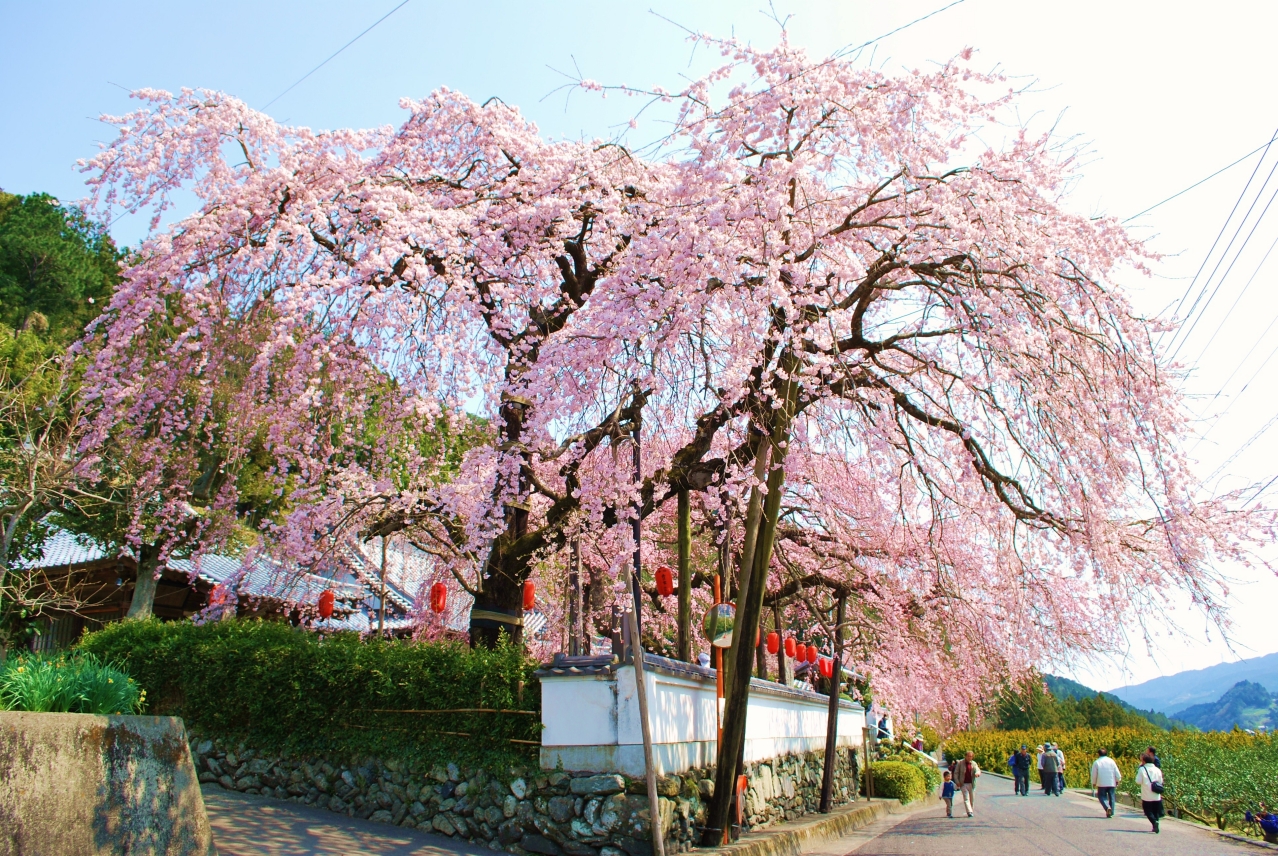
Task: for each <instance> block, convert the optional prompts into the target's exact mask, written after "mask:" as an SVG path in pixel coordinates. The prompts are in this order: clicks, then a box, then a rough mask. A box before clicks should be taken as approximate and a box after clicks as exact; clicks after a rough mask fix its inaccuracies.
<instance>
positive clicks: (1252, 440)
mask: <svg viewBox="0 0 1278 856" xmlns="http://www.w3.org/2000/svg"><path fill="white" fill-rule="evenodd" d="M1276 422H1278V413H1275V414H1274V415H1273V417H1271V418H1270V420H1269V421H1268V422H1266V423H1265V424H1264V425H1261V426H1260V430H1259V431H1257V432H1256V433H1255V434H1252V435H1251V437H1249V438H1248V439H1247V442H1245V443H1243V444H1242V445H1241V446H1239V447H1238V448H1237V449H1235V450H1234V453H1233V454H1232V455H1230V456H1229V457H1228V458H1226V459H1225V462H1224V463H1223V464H1221V465H1220V466H1218V467H1216V469H1214V470H1212V471H1211V475H1209V476H1207V478H1205V479H1203V484H1204V485H1205V484H1207V482H1209V481H1211V480H1212V479H1214V478H1215V477H1216V476H1218V475H1220V474H1221V472H1223V471H1224V469H1225V467H1227V466H1229V465H1230V464H1232V463H1233V462H1234V461H1235V460H1237V458H1238V456H1239V455H1241V454H1242V453H1243V452H1245V451H1247V449H1248V448H1249V447H1250V446H1251V444H1252V443H1255V442H1256V441H1257V440H1259V439H1260V437H1261V435H1263V434H1264V433H1265V432H1266V431H1268V430H1269V429H1270V428H1272V427H1274V423H1276Z"/></svg>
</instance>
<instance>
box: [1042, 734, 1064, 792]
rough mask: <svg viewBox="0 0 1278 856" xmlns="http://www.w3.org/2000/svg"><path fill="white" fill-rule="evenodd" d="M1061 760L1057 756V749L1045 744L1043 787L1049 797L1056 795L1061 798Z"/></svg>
mask: <svg viewBox="0 0 1278 856" xmlns="http://www.w3.org/2000/svg"><path fill="white" fill-rule="evenodd" d="M1060 763H1061V759H1060V757H1059V756H1058V755H1057V754H1056V750H1055V748H1053V747H1052V744H1050V743H1044V744H1043V785H1044V792H1045V793H1046V794H1047V795H1048V796H1052V795H1053V794H1055V795H1056V796H1060V792H1059V790H1058V788H1059V787H1060V785H1059V781H1058V779H1057V775H1056V774H1057V772H1058V771H1059V770H1060Z"/></svg>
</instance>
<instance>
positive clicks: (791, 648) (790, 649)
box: [785, 636, 799, 660]
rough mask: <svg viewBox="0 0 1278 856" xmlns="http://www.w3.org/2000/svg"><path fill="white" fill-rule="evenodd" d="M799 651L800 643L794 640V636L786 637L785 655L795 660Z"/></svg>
mask: <svg viewBox="0 0 1278 856" xmlns="http://www.w3.org/2000/svg"><path fill="white" fill-rule="evenodd" d="M798 651H799V643H798V642H795V641H794V637H793V636H789V637H786V640H785V655H786V656H787V657H789V658H790V659H791V660H793V659H794V658H795V657H797V656H798Z"/></svg>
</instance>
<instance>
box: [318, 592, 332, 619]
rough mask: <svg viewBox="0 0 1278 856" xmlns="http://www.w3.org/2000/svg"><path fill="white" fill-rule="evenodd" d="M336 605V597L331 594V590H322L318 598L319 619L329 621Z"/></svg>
mask: <svg viewBox="0 0 1278 856" xmlns="http://www.w3.org/2000/svg"><path fill="white" fill-rule="evenodd" d="M336 605H337V596H336V595H334V594H333V590H332V589H324V591H322V592H320V596H319V604H318V605H317V606H318V610H319V617H320V618H323V619H329V618H332V617H333V607H334V606H336Z"/></svg>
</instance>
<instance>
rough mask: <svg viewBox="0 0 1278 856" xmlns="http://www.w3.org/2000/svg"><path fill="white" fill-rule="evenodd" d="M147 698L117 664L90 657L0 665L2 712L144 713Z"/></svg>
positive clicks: (35, 657) (40, 658)
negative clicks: (143, 706) (143, 708)
mask: <svg viewBox="0 0 1278 856" xmlns="http://www.w3.org/2000/svg"><path fill="white" fill-rule="evenodd" d="M145 699H146V693H145V691H143V690H142V689H141V687H139V686H138V684H137V682H136V681H134V680H133V679H132V678H130V677H129V676H128V674H126V673H125V672H123V671H121V669H120V668H119V667H117V666H116V665H115V664H114V663H103V662H101V661H100V660H99V659H98V658H97V657H95V656H93V655H92V654H85V653H76V654H71V655H67V654H57V655H54V656H47V655H38V654H36V655H29V656H19V657H11V658H9V659H8V660H6V661H5V662H4V663H3V664H0V710H26V711H31V712H33V713H96V714H101V715H108V714H131V713H140V712H141V711H142V705H143V703H144V702H145Z"/></svg>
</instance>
